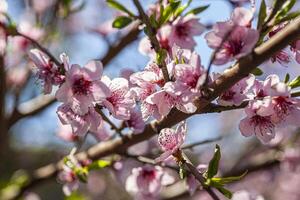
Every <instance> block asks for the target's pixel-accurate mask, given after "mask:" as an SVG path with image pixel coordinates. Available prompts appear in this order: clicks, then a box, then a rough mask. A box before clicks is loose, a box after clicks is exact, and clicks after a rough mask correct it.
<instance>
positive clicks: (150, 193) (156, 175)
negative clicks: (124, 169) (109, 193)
mask: <svg viewBox="0 0 300 200" xmlns="http://www.w3.org/2000/svg"><path fill="white" fill-rule="evenodd" d="M172 182H174V179H173V178H172V177H171V176H170V175H168V174H167V173H166V172H164V171H163V169H162V168H161V167H159V166H152V165H145V166H143V167H138V168H133V169H132V173H131V175H130V176H129V177H128V178H127V180H126V184H125V187H126V190H127V191H128V192H130V193H131V194H133V195H134V199H136V200H155V199H157V198H158V195H159V192H160V191H161V189H162V186H164V185H167V184H171V183H172Z"/></svg>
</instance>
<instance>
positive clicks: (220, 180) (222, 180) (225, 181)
mask: <svg viewBox="0 0 300 200" xmlns="http://www.w3.org/2000/svg"><path fill="white" fill-rule="evenodd" d="M246 174H247V171H246V172H244V173H243V174H242V175H240V176H231V177H224V178H222V177H213V178H212V179H211V181H213V182H217V183H220V184H221V185H225V184H228V183H232V182H234V181H239V180H241V179H242V178H244V177H245V176H246Z"/></svg>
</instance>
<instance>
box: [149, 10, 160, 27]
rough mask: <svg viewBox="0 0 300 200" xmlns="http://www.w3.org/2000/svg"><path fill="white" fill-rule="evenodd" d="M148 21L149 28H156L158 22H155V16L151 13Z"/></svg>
mask: <svg viewBox="0 0 300 200" xmlns="http://www.w3.org/2000/svg"><path fill="white" fill-rule="evenodd" d="M149 20H150V23H151V26H152V27H153V28H158V22H157V21H156V15H155V13H153V14H152V15H151V16H150V17H149Z"/></svg>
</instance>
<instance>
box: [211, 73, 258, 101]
mask: <svg viewBox="0 0 300 200" xmlns="http://www.w3.org/2000/svg"><path fill="white" fill-rule="evenodd" d="M254 81H255V76H254V75H251V74H250V75H249V76H248V77H246V78H243V79H242V80H240V81H239V82H237V83H236V84H234V85H233V86H232V87H231V88H230V89H228V90H227V91H225V92H223V93H222V94H221V95H220V96H219V98H218V100H217V102H218V104H220V105H223V106H232V105H235V106H239V105H241V103H242V102H243V101H245V100H249V98H250V96H249V95H248V94H249V93H248V92H249V90H250V89H251V88H252V86H253V84H254Z"/></svg>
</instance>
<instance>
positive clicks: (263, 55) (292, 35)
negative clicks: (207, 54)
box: [18, 18, 300, 196]
mask: <svg viewBox="0 0 300 200" xmlns="http://www.w3.org/2000/svg"><path fill="white" fill-rule="evenodd" d="M299 36H300V18H297V19H296V20H294V21H293V22H291V23H290V24H289V25H288V26H287V27H286V28H284V29H283V30H281V31H280V32H279V33H277V34H276V35H275V36H274V37H272V38H271V39H270V40H268V41H267V42H266V43H264V44H262V45H261V46H259V47H257V48H255V49H254V51H253V52H252V53H251V54H249V55H248V56H246V57H244V58H242V59H240V60H239V61H238V62H237V63H236V64H235V65H234V66H232V67H231V68H230V69H228V70H226V72H224V73H223V74H222V75H221V76H220V77H219V78H218V79H217V80H215V81H214V82H213V83H212V84H211V85H209V87H210V88H211V90H212V92H211V93H210V94H209V96H208V97H206V98H201V99H199V100H198V101H197V105H198V110H197V112H196V113H197V114H199V113H203V112H208V111H209V105H210V102H211V101H213V100H214V99H216V98H217V97H218V96H219V95H220V94H221V93H222V92H224V91H225V90H227V89H229V88H230V87H231V86H233V85H234V84H235V83H236V82H238V81H239V80H240V79H242V78H244V77H246V76H247V75H248V74H249V73H250V72H251V71H252V70H253V69H255V68H256V67H257V66H258V65H260V64H262V63H263V62H264V61H265V60H267V59H269V58H270V57H271V56H272V55H273V54H274V53H276V52H277V51H279V50H281V49H283V48H284V47H286V46H287V45H288V44H290V43H291V42H293V41H294V40H296V39H298V38H299ZM193 115H195V114H186V113H182V112H179V111H178V110H172V111H171V113H170V114H169V115H168V116H167V117H166V118H164V119H163V120H162V121H160V122H156V121H154V122H152V123H150V124H148V125H147V126H146V127H145V130H144V131H143V133H141V134H137V135H126V136H124V137H123V138H117V139H114V140H112V141H107V142H102V143H99V144H97V145H95V146H93V147H91V148H89V149H88V150H87V151H84V152H81V153H79V154H77V155H76V156H77V157H78V159H79V160H80V159H86V158H89V159H91V160H96V159H99V158H101V157H103V156H108V155H110V154H114V153H118V152H121V153H122V152H124V151H126V149H127V148H128V147H130V146H132V145H134V144H137V143H139V142H142V141H145V140H147V139H150V138H151V137H152V136H154V135H155V134H157V133H158V132H159V131H160V130H161V129H162V128H165V127H171V126H173V125H175V124H177V123H178V122H180V121H182V120H185V119H187V118H189V117H191V116H193ZM61 164H62V162H61V161H60V162H58V163H57V164H50V165H49V166H45V167H42V168H40V169H38V170H43V169H47V168H48V167H50V166H55V168H54V169H55V170H52V171H50V173H48V174H47V176H41V177H39V176H35V177H33V178H32V179H31V181H30V182H29V183H28V185H27V186H26V188H25V189H22V190H21V193H23V192H24V191H25V190H26V189H28V188H30V185H34V184H35V183H36V182H40V181H44V180H45V179H48V178H50V177H53V176H55V175H56V173H57V170H58V169H60V168H61ZM21 193H20V194H21ZM18 196H19V195H18Z"/></svg>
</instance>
